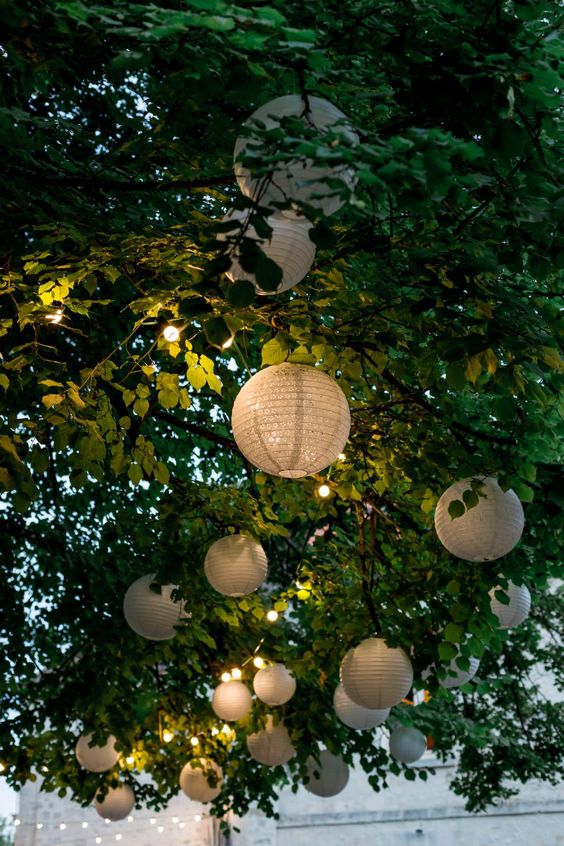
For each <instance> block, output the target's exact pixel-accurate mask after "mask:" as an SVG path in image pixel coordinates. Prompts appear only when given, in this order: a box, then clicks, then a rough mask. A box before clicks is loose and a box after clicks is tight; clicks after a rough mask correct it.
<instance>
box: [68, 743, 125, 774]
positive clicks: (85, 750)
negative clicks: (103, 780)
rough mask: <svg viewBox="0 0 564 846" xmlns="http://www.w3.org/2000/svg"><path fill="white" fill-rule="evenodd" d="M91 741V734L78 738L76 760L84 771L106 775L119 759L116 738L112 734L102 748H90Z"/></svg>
mask: <svg viewBox="0 0 564 846" xmlns="http://www.w3.org/2000/svg"><path fill="white" fill-rule="evenodd" d="M91 740H92V735H91V734H83V735H82V736H81V737H79V738H78V742H77V744H76V747H75V755H76V760H77V761H78V763H79V764H80V766H81V767H82V768H83V769H85V770H88V772H91V773H105V772H106V770H111V769H112V767H114V766H115V765H116V764H117V761H118V758H119V752H118V751H117V749H116V748H115V743H116V739H115V737H114V736H113V734H110V735H109V736H108V739H107V740H106V742H105V743H104V744H103V745H102V746H90V741H91Z"/></svg>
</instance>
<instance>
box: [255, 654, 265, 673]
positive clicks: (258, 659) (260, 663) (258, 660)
mask: <svg viewBox="0 0 564 846" xmlns="http://www.w3.org/2000/svg"><path fill="white" fill-rule="evenodd" d="M253 664H254V665H255V667H256V668H257V670H260V668H261V667H264V658H261V657H260V655H255V657H254V658H253Z"/></svg>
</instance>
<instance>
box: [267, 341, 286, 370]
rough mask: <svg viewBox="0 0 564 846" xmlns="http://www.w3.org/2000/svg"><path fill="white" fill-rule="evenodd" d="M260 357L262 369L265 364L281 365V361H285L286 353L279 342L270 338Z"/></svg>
mask: <svg viewBox="0 0 564 846" xmlns="http://www.w3.org/2000/svg"><path fill="white" fill-rule="evenodd" d="M261 356H262V366H263V367H265V366H266V365H267V364H282V362H283V361H286V358H287V356H288V351H287V350H285V349H284V348H283V347H282V345H281V344H280V341H278V340H277V339H276V338H272V340H270V341H267V343H266V344H265V345H264V346H263V348H262V352H261Z"/></svg>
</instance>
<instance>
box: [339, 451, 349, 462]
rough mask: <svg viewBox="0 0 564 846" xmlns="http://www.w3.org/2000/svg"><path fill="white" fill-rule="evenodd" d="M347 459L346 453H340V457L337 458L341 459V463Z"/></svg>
mask: <svg viewBox="0 0 564 846" xmlns="http://www.w3.org/2000/svg"><path fill="white" fill-rule="evenodd" d="M346 457H347V456H346V455H345V453H344V452H340V453H339V455H338V456H337V458H338V459H339V461H344V460H345V458H346Z"/></svg>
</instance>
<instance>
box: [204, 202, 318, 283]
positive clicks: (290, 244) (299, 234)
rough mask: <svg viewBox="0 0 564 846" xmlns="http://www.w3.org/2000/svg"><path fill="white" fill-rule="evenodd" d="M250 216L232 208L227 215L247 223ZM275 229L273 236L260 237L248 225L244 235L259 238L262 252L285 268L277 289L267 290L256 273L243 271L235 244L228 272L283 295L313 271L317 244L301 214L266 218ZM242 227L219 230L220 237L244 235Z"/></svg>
mask: <svg viewBox="0 0 564 846" xmlns="http://www.w3.org/2000/svg"><path fill="white" fill-rule="evenodd" d="M248 216H249V212H248V211H239V210H236V209H232V210H231V211H230V212H228V213H227V214H226V215H225V217H224V218H223V220H224V222H225V221H227V220H240V221H241V222H242V223H243V225H245V223H246V221H247V219H248ZM266 222H267V223H268V225H269V226H270V227H271V228H272V234H271V236H270V239H268V240H267V239H263V238H260V237H259V235H258V234H257V232H256V230H255V229H254V228H253V227H252V226H247V227H246V228H245V230H244V234H243V237H244V238H249V239H251V240H253V241H256V242H257V244H258V245H259V247H260V248H261V250H262V252H263V253H264V254H265V255H266V256H267V258H269V259H271V260H272V261H273V262H275V263H276V264H277V265H278V266H279V267H280V268H281V269H282V281H281V283H280V285H279V286H278V288H277V289H276V290H275V291H263V290H262V289H261V288H260V287H259V285H258V283H257V281H256V278H255V275H254V273H251V272H250V271H248V270H243V268H242V267H241V265H240V264H239V262H238V258H239V250H238V247H237V246H234V247H233V249H232V250H231V251H230V254H229V255H230V258H231V267H230V268H229V270H227V271H226V275H227V276H228V277H229V278H230V279H231V280H232V281H235V280H236V279H248V280H249V281H250V282H252V283H253V285H254V286H255V288H256V289H257V292H258V293H259V294H266V295H270V296H272V295H274V294H281V293H282V291H287V290H288V289H289V288H293V287H294V285H297V284H298V283H299V282H301V281H302V279H303V278H304V276H305V275H306V274H307V273H308V272H309V271H310V270H311V266H312V264H313V260H314V258H315V244H314V243H313V241H312V240H311V239H310V237H309V231H310V229H311V223H310V222H309V221H308V220H306V218H304V217H299V216H298V215H294V214H292V215H285V216H284V217H276V216H274V215H272V216H271V217H268V218H267V219H266ZM240 234H241V229H234V230H233V234H231V233H227V234H226V233H224V232H222V233H219V235H218V240H220V241H221V240H230V241H233V240H235V241H236V240H237V239H238V238H239V237H240Z"/></svg>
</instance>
